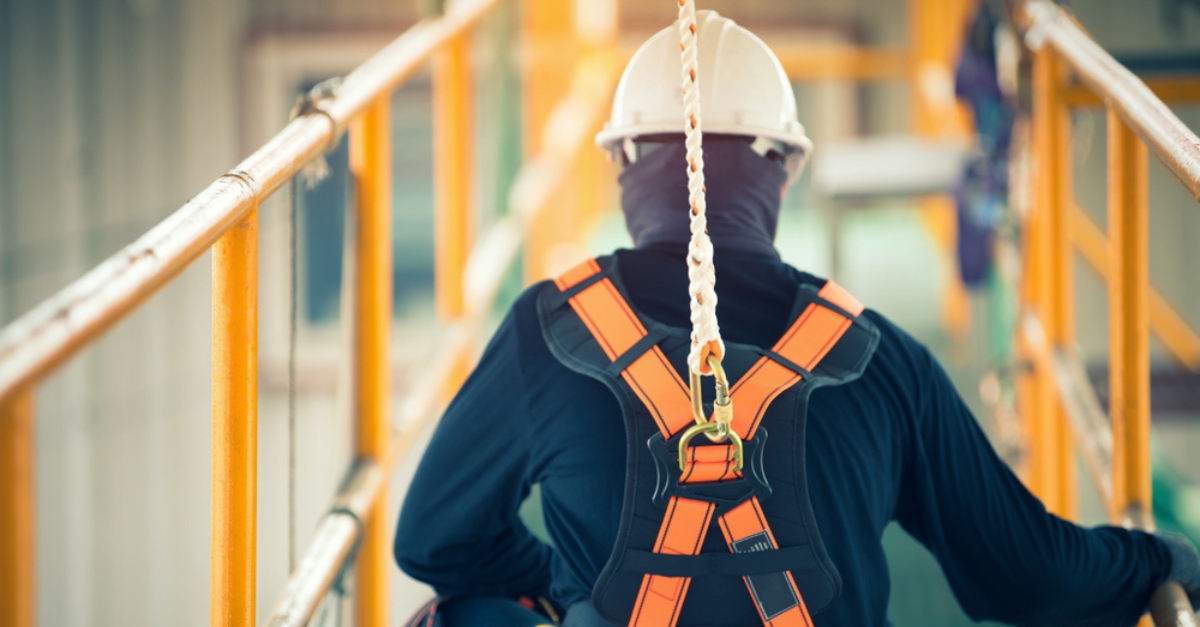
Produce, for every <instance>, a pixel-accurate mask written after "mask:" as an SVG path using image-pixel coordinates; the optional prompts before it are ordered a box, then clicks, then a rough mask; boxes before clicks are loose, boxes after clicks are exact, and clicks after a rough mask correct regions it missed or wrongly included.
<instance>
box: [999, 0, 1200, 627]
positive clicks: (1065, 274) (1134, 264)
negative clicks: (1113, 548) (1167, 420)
mask: <svg viewBox="0 0 1200 627" xmlns="http://www.w3.org/2000/svg"><path fill="white" fill-rule="evenodd" d="M1021 8H1022V11H1021V12H1020V14H1021V15H1022V18H1023V20H1024V22H1025V23H1024V24H1022V25H1021V26H1022V27H1023V28H1024V30H1025V42H1026V45H1027V46H1028V47H1029V48H1031V49H1032V50H1034V51H1035V55H1034V106H1033V134H1034V138H1033V142H1032V143H1033V145H1034V150H1035V157H1034V163H1035V167H1036V171H1037V175H1036V178H1037V181H1036V189H1037V194H1036V199H1037V200H1036V203H1035V206H1034V208H1033V211H1032V214H1031V217H1030V219H1029V228H1028V230H1029V231H1030V232H1031V233H1032V234H1031V236H1030V241H1032V242H1034V243H1035V244H1036V245H1035V246H1032V247H1030V248H1032V250H1031V251H1030V253H1029V257H1028V258H1027V259H1026V263H1025V267H1026V268H1027V272H1028V274H1027V277H1026V278H1027V282H1026V285H1025V289H1024V295H1025V302H1024V306H1025V309H1026V314H1025V315H1024V317H1023V319H1022V324H1021V326H1020V332H1019V333H1020V336H1021V340H1022V346H1023V347H1024V348H1025V353H1026V355H1027V356H1028V357H1029V358H1030V359H1031V360H1032V362H1033V364H1034V368H1033V371H1034V373H1033V376H1032V378H1031V379H1032V380H1031V382H1030V383H1028V384H1026V385H1025V387H1024V390H1025V391H1026V392H1028V391H1030V390H1033V391H1036V396H1037V397H1038V402H1037V403H1036V404H1033V405H1030V404H1028V403H1025V406H1026V407H1031V408H1032V409H1033V412H1032V414H1033V416H1032V419H1033V421H1034V422H1035V423H1036V424H1041V425H1042V429H1043V430H1045V429H1046V425H1047V424H1048V423H1050V422H1062V421H1060V420H1058V418H1057V415H1058V414H1059V413H1060V411H1061V412H1062V413H1063V414H1064V415H1065V417H1066V422H1067V423H1068V424H1070V425H1071V426H1072V427H1073V430H1074V431H1075V440H1076V442H1077V443H1078V444H1079V445H1080V446H1081V448H1082V449H1083V453H1084V456H1085V459H1086V461H1087V466H1088V469H1089V472H1090V473H1091V475H1092V477H1093V479H1094V480H1095V483H1096V485H1097V487H1098V488H1099V490H1100V493H1101V496H1102V497H1103V498H1104V501H1105V504H1106V506H1107V507H1108V509H1109V515H1110V518H1111V519H1112V520H1113V521H1114V522H1117V523H1120V524H1123V525H1126V526H1129V527H1136V528H1140V529H1145V530H1148V531H1153V529H1154V517H1153V514H1152V509H1151V489H1150V488H1151V476H1150V473H1151V469H1150V405H1149V400H1150V389H1149V386H1150V364H1149V359H1150V345H1149V338H1150V328H1151V324H1152V322H1151V314H1150V311H1151V308H1150V292H1151V288H1150V279H1149V219H1148V215H1149V203H1148V174H1147V168H1148V160H1149V156H1148V153H1147V146H1148V147H1149V148H1150V150H1151V151H1153V152H1154V154H1155V155H1156V156H1157V157H1158V158H1159V159H1160V160H1162V161H1163V163H1164V164H1166V165H1167V167H1168V168H1170V169H1171V171H1172V172H1173V173H1174V174H1175V176H1176V177H1178V178H1179V179H1180V180H1181V181H1182V182H1183V183H1184V185H1186V186H1187V187H1188V189H1189V190H1190V191H1191V192H1192V195H1193V196H1195V197H1196V198H1197V199H1200V139H1198V138H1197V137H1196V135H1195V134H1194V133H1192V131H1191V130H1189V129H1188V128H1187V127H1186V126H1184V125H1183V123H1182V122H1180V121H1179V119H1178V118H1177V117H1175V115H1174V114H1173V113H1171V111H1170V109H1169V108H1167V106H1166V105H1165V104H1163V102H1162V101H1161V100H1159V99H1158V98H1157V97H1156V96H1155V95H1154V94H1153V92H1151V91H1150V89H1149V88H1147V87H1146V85H1145V84H1143V83H1142V82H1141V81H1140V80H1138V78H1137V77H1136V76H1134V75H1133V73H1131V72H1130V71H1129V70H1128V69H1126V68H1124V67H1123V66H1121V65H1120V64H1119V63H1117V62H1116V60H1114V59H1113V58H1112V57H1111V56H1110V55H1109V54H1108V53H1106V52H1105V51H1104V50H1103V49H1102V48H1101V47H1100V46H1099V45H1097V44H1096V43H1095V42H1094V41H1092V40H1091V39H1090V38H1089V37H1088V36H1087V35H1086V34H1085V33H1084V32H1083V31H1082V29H1080V28H1079V26H1078V25H1076V24H1075V22H1074V21H1073V20H1072V19H1071V18H1070V17H1069V16H1067V15H1066V14H1065V13H1064V12H1063V11H1062V10H1061V9H1059V8H1058V7H1057V6H1055V5H1053V4H1051V3H1049V2H1046V1H1045V0H1029V1H1028V2H1026V3H1025V4H1023V5H1022V7H1021ZM1069 72H1073V73H1074V74H1075V75H1077V76H1078V77H1079V78H1080V79H1082V81H1083V83H1084V84H1085V85H1087V86H1088V87H1090V88H1091V89H1092V90H1093V91H1094V92H1095V93H1096V94H1097V95H1098V96H1099V97H1100V98H1101V100H1103V101H1104V103H1105V105H1106V107H1107V109H1108V176H1107V180H1108V228H1109V234H1108V242H1107V248H1108V251H1107V255H1103V256H1104V257H1107V258H1106V259H1103V260H1097V261H1102V262H1104V263H1103V264H1102V265H1106V268H1104V270H1103V272H1102V274H1104V275H1105V276H1106V277H1107V278H1108V288H1109V289H1108V297H1109V302H1108V311H1109V328H1110V341H1109V360H1110V376H1111V381H1110V388H1111V391H1110V407H1109V416H1108V417H1106V416H1105V414H1104V410H1103V408H1102V407H1101V405H1100V403H1099V401H1098V400H1097V397H1096V393H1095V390H1094V388H1093V387H1092V385H1091V382H1090V381H1089V380H1088V378H1087V374H1086V372H1085V370H1084V368H1083V364H1082V362H1081V361H1080V360H1079V358H1078V356H1076V355H1075V354H1074V352H1073V351H1072V344H1073V335H1072V329H1071V325H1072V318H1073V313H1074V312H1073V298H1074V295H1073V293H1074V287H1073V281H1071V280H1070V278H1071V272H1072V270H1071V266H1072V263H1073V261H1072V255H1073V254H1074V250H1075V245H1074V244H1075V242H1073V241H1072V239H1073V234H1072V231H1079V229H1078V226H1077V225H1078V224H1080V223H1081V221H1080V220H1079V218H1078V217H1076V214H1077V213H1078V208H1077V207H1075V203H1074V200H1073V198H1072V193H1071V191H1070V189H1071V185H1070V176H1071V171H1072V169H1073V160H1072V158H1071V154H1070V151H1069V145H1070V132H1071V129H1070V119H1069V107H1070V105H1069V103H1068V102H1067V99H1066V98H1065V93H1066V86H1067V80H1066V77H1067V76H1068V73H1069ZM1139 137H1140V139H1139ZM1143 140H1144V142H1145V143H1143ZM1085 235H1086V233H1085ZM1098 237H1099V239H1101V240H1103V239H1104V235H1103V234H1099V235H1098ZM1075 239H1078V237H1077V234H1076V237H1075ZM1093 239H1096V237H1095V236H1093ZM1093 247H1094V246H1093ZM1100 256H1102V255H1099V254H1095V253H1093V254H1091V255H1089V257H1100ZM1160 318H1161V315H1160ZM1159 326H1162V322H1161V321H1160V322H1159ZM1185 361H1186V360H1185ZM1048 394H1049V396H1048ZM1047 401H1049V402H1047ZM1039 435H1040V434H1039ZM1037 444H1038V447H1039V448H1041V449H1042V450H1041V451H1040V452H1039V451H1035V455H1034V457H1035V459H1038V458H1043V459H1045V460H1047V462H1049V461H1051V460H1053V462H1054V463H1053V464H1052V465H1055V466H1057V468H1055V469H1053V470H1051V469H1049V468H1048V466H1049V465H1051V464H1048V463H1047V464H1042V466H1041V467H1039V468H1035V469H1034V470H1036V471H1038V474H1034V473H1031V478H1030V482H1031V484H1032V485H1033V486H1035V491H1037V492H1039V493H1040V494H1042V496H1043V497H1045V496H1046V495H1047V492H1049V494H1050V495H1052V496H1055V497H1058V499H1057V500H1053V499H1052V502H1051V503H1048V505H1050V506H1051V507H1052V508H1053V507H1054V506H1057V507H1058V508H1071V507H1073V504H1071V503H1069V502H1066V501H1064V499H1062V492H1061V490H1062V489H1063V486H1064V483H1063V481H1062V479H1063V477H1062V476H1058V477H1052V476H1048V475H1053V474H1055V473H1056V472H1061V471H1062V470H1063V468H1065V467H1066V465H1070V464H1072V463H1073V457H1074V454H1073V453H1074V446H1070V448H1067V449H1065V450H1063V449H1060V447H1059V446H1058V444H1059V442H1054V443H1053V444H1054V445H1055V446H1054V447H1053V448H1054V450H1052V451H1047V450H1045V449H1046V448H1048V447H1046V444H1047V442H1045V441H1043V439H1042V438H1040V437H1039V439H1038V442H1037ZM1150 613H1151V615H1152V617H1153V621H1154V624H1155V625H1158V626H1159V627H1163V626H1166V625H1196V624H1197V621H1196V615H1195V613H1194V611H1193V609H1192V607H1191V605H1190V603H1189V602H1188V599H1187V596H1186V595H1185V594H1184V592H1183V590H1182V588H1181V587H1180V586H1179V584H1178V583H1175V582H1167V583H1165V584H1163V585H1162V586H1161V587H1160V588H1159V589H1158V590H1156V591H1155V592H1154V594H1153V595H1152V598H1151V602H1150Z"/></svg>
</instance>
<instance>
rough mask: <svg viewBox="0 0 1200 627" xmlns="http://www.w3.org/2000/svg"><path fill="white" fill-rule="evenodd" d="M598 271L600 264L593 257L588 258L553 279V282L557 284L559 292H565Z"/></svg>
mask: <svg viewBox="0 0 1200 627" xmlns="http://www.w3.org/2000/svg"><path fill="white" fill-rule="evenodd" d="M599 271H600V264H598V263H596V260H595V259H588V260H587V261H585V262H583V263H581V264H579V265H577V266H575V267H574V268H571V269H570V270H567V271H566V272H564V273H563V275H562V276H560V277H558V278H557V279H554V284H555V285H557V286H558V290H559V291H560V292H565V291H567V290H568V289H570V288H572V287H574V286H576V285H578V284H579V283H580V282H582V281H583V280H584V279H586V278H588V277H590V276H592V275H593V274H596V273H597V272H599Z"/></svg>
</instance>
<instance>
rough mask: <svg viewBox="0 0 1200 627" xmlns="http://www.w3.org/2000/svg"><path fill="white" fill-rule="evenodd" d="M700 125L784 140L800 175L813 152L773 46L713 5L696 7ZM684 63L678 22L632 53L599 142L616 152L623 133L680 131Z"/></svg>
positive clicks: (794, 171) (794, 172) (792, 174)
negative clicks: (698, 8) (715, 8)
mask: <svg viewBox="0 0 1200 627" xmlns="http://www.w3.org/2000/svg"><path fill="white" fill-rule="evenodd" d="M696 26H697V30H698V33H697V34H698V37H697V41H696V45H697V52H698V63H699V66H700V75H699V77H698V79H699V80H698V83H699V87H700V115H701V128H702V129H703V131H704V132H705V133H719V134H725V135H746V136H750V137H761V138H766V139H771V140H775V141H778V142H780V143H781V144H783V145H784V146H786V147H787V148H788V150H789V155H788V158H787V162H786V166H787V168H788V170H789V174H790V177H789V179H790V180H793V181H794V180H795V179H796V178H797V177H798V176H799V174H800V170H801V169H803V167H804V162H805V161H806V160H807V159H808V156H809V155H810V154H811V153H812V141H810V140H809V139H808V137H807V136H806V135H805V134H804V126H803V125H801V124H800V121H799V120H798V119H797V115H796V96H795V94H793V93H792V84H791V82H789V81H788V77H787V74H786V73H785V72H784V71H783V65H782V64H780V63H779V59H778V58H776V57H775V53H773V52H771V49H770V48H768V47H767V45H766V44H765V43H763V41H762V40H761V39H759V38H758V37H756V36H755V35H754V33H751V32H750V31H748V30H746V29H745V28H742V27H741V26H738V25H737V24H735V23H734V21H733V20H731V19H729V18H725V17H721V16H720V15H718V14H717V12H716V11H697V12H696ZM682 73H683V62H682V61H681V60H680V56H679V34H678V30H677V28H676V27H675V26H670V27H668V28H664V29H663V30H661V31H659V32H658V33H657V34H655V35H654V36H653V37H651V38H650V39H649V40H648V41H646V43H644V44H642V47H641V48H638V50H637V52H635V53H634V55H633V58H632V59H630V60H629V65H628V66H626V67H625V73H624V74H622V75H621V82H620V83H619V84H618V85H617V93H616V96H615V97H614V98H613V107H612V117H611V118H610V119H609V121H608V122H607V123H605V125H604V130H602V131H600V133H599V134H597V135H596V145H598V146H600V147H601V148H603V149H605V150H607V151H610V152H612V153H616V152H617V151H619V150H620V149H621V144H622V143H623V142H624V141H625V140H626V139H633V138H637V137H643V136H646V135H663V134H673V133H679V134H682V133H683V129H684V117H683V87H682V83H683V79H682Z"/></svg>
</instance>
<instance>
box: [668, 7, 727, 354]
mask: <svg viewBox="0 0 1200 627" xmlns="http://www.w3.org/2000/svg"><path fill="white" fill-rule="evenodd" d="M676 23H677V24H678V26H679V48H680V58H681V59H682V61H683V115H684V138H685V139H684V145H685V146H686V147H687V174H688V203H689V204H690V205H691V231H692V238H691V241H690V242H689V243H688V292H689V295H690V300H691V319H692V349H691V352H689V353H688V366H689V367H690V368H691V369H692V371H693V372H696V373H698V374H712V370H711V369H710V368H709V367H708V365H707V364H706V363H704V361H705V357H706V354H707V353H710V352H711V353H715V354H716V355H717V356H718V358H719V357H720V356H721V355H724V354H725V344H724V342H722V341H721V329H720V327H719V326H718V325H717V293H716V291H715V290H714V286H715V285H716V274H715V272H714V269H713V246H712V240H710V239H709V237H708V220H707V218H706V210H707V204H706V202H705V196H704V192H705V189H704V148H703V145H702V144H703V131H702V130H701V123H700V80H699V78H700V77H699V74H700V72H699V69H698V63H697V56H698V53H697V51H696V40H697V37H698V34H699V30H698V28H697V26H696V3H695V0H679V20H678V21H677V22H676Z"/></svg>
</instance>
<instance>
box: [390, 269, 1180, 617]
mask: <svg viewBox="0 0 1200 627" xmlns="http://www.w3.org/2000/svg"><path fill="white" fill-rule="evenodd" d="M616 254H617V255H619V256H620V268H621V273H622V275H621V276H622V279H623V281H624V283H625V286H626V288H627V290H628V292H629V294H628V296H629V298H630V299H631V300H632V301H633V305H634V306H635V307H636V308H637V309H638V310H639V311H641V312H642V313H643V315H646V316H648V317H650V318H653V319H655V320H658V321H660V322H663V323H666V324H669V325H672V326H677V327H681V328H687V327H689V326H690V325H689V322H688V302H687V292H686V285H687V277H686V270H685V264H684V262H683V259H682V257H681V256H679V255H673V254H670V253H667V252H663V251H656V250H626V251H618V252H617V253H616ZM716 268H717V283H716V289H717V293H718V296H719V301H718V305H717V316H718V319H719V320H720V323H721V332H722V335H723V336H724V337H725V339H726V340H729V341H735V342H742V343H748V344H755V345H758V346H761V347H764V348H769V347H771V346H772V345H773V344H774V343H775V342H776V340H777V339H778V338H779V337H780V335H782V333H783V332H784V330H785V329H786V327H787V325H788V323H789V320H788V316H789V314H790V309H791V306H792V303H793V298H794V296H795V289H796V286H797V285H798V284H799V283H811V284H814V285H816V286H818V287H819V286H820V285H822V284H823V283H824V281H822V280H820V279H817V278H815V277H812V276H810V275H806V274H804V273H801V272H799V271H798V270H796V269H794V268H792V267H791V266H788V265H787V264H784V263H783V262H781V261H779V260H777V259H771V258H766V257H763V256H752V255H744V256H737V255H728V254H726V255H722V256H721V257H720V258H719V262H718V263H717V264H716ZM540 288H541V285H537V286H534V287H532V288H530V290H528V291H527V292H526V293H525V294H524V295H522V296H521V297H520V298H519V299H518V300H517V302H516V303H515V304H514V305H513V307H512V310H511V311H510V312H509V313H508V315H507V317H506V318H505V319H504V321H503V323H502V324H501V325H500V328H499V329H498V330H497V332H496V334H495V336H494V337H493V338H492V341H491V343H490V345H489V346H488V348H487V350H486V351H485V352H484V355H483V358H482V360H481V362H480V364H479V366H478V367H477V368H476V369H475V371H474V373H473V374H472V375H471V376H470V377H469V379H468V380H467V382H466V384H465V385H464V386H463V388H462V390H461V391H460V392H459V394H458V396H457V397H456V398H455V399H454V401H453V402H452V403H451V404H450V406H449V408H448V409H447V411H446V413H445V416H444V417H443V418H442V421H441V424H439V425H438V428H437V431H436V432H435V434H434V435H433V439H432V441H431V442H430V444H429V448H428V449H427V451H426V452H425V456H424V458H423V459H422V460H421V464H420V467H419V468H418V469H417V473H416V476H415V478H414V479H413V483H412V486H411V487H410V488H409V491H408V495H407V497H406V499H405V503H404V507H403V509H402V511H401V515H400V523H399V528H398V530H397V535H396V543H395V552H396V560H397V562H398V563H399V565H400V567H401V568H402V569H403V570H404V571H405V572H407V573H408V574H409V575H411V576H413V577H414V578H416V579H418V580H421V581H425V582H427V583H429V584H430V585H432V586H433V587H434V588H435V589H436V590H437V591H438V593H439V594H442V595H479V594H490V595H507V596H518V595H543V596H548V597H550V598H551V599H553V600H554V601H555V602H557V603H558V604H559V605H562V606H564V607H565V606H569V605H571V604H573V603H575V602H578V601H582V600H585V599H587V598H589V596H590V594H591V589H592V585H593V583H594V582H595V581H596V578H597V577H598V576H599V574H600V571H601V570H602V569H603V568H604V565H605V562H606V561H607V560H608V557H609V552H610V551H611V548H612V546H613V543H614V541H615V538H616V534H617V526H618V521H619V518H620V514H621V499H622V489H623V483H624V468H625V437H624V426H623V422H622V417H621V414H620V409H619V406H618V404H617V401H616V399H615V398H614V397H613V396H612V393H611V392H610V391H609V390H608V389H607V388H605V387H604V385H603V384H601V383H599V382H598V381H595V380H593V379H590V378H588V377H586V376H584V375H580V374H577V373H575V372H573V371H571V370H568V369H567V368H566V367H565V366H563V365H562V364H560V363H559V362H558V361H557V360H556V359H555V358H554V356H553V355H551V354H550V351H549V349H548V348H547V346H546V343H545V341H544V340H543V338H542V333H541V329H540V327H539V322H538V316H537V311H536V294H537V291H538V290H539V289H540ZM864 315H866V316H867V317H868V318H870V319H871V320H872V321H873V322H874V323H875V325H876V326H878V327H879V329H880V332H881V334H882V337H881V339H880V343H879V348H878V349H877V351H876V353H875V355H874V356H873V357H872V359H871V361H870V363H869V364H868V366H867V368H866V371H865V373H864V374H863V376H862V377H861V378H860V379H858V380H856V381H853V382H851V383H848V384H845V385H842V386H838V387H828V388H820V389H818V390H816V391H814V392H813V394H812V397H811V400H810V404H809V418H808V442H807V446H808V450H807V472H808V481H809V491H810V499H811V502H812V506H813V509H814V511H815V514H816V518H817V523H818V526H819V528H820V532H821V535H822V538H823V540H824V543H825V547H826V549H827V551H828V553H829V556H830V558H831V559H832V560H833V563H834V564H835V565H836V566H837V568H838V570H839V571H840V573H841V577H842V582H843V586H842V593H841V596H840V597H839V598H838V600H837V601H836V602H835V603H834V604H833V605H832V606H831V607H830V608H829V609H828V610H826V611H824V612H822V613H820V614H818V615H816V616H814V617H813V619H814V622H815V624H816V626H817V627H831V626H843V627H863V626H882V625H886V624H887V602H888V592H889V588H890V583H889V580H888V569H887V564H886V561H885V557H884V552H883V547H882V545H881V543H880V538H881V535H882V533H883V529H884V527H885V526H887V524H888V523H889V522H891V521H892V520H896V521H898V522H899V523H900V525H901V526H902V527H903V528H904V529H905V530H906V531H907V532H908V533H909V534H911V535H912V536H913V537H915V538H916V539H917V540H919V541H920V542H921V543H922V544H924V545H925V546H926V547H927V548H928V549H929V550H930V551H931V552H932V553H933V554H934V556H935V557H936V558H937V560H938V562H939V563H940V564H941V566H942V568H943V570H944V571H945V573H946V576H947V579H948V580H949V582H950V585H951V587H952V589H953V591H954V594H955V596H956V597H957V599H958V601H959V603H960V604H961V605H962V607H963V609H964V610H965V611H966V613H967V615H968V616H970V617H971V618H973V619H976V620H985V619H986V620H997V621H1001V622H1009V623H1013V624H1018V625H1056V626H1057V625H1096V626H1112V625H1132V624H1134V623H1135V622H1136V621H1137V618H1138V616H1140V615H1141V613H1142V612H1143V610H1144V608H1145V607H1146V602H1147V600H1148V599H1149V596H1150V593H1151V592H1152V591H1153V590H1154V588H1156V587H1157V586H1158V585H1159V584H1161V583H1162V582H1163V581H1164V580H1165V579H1166V577H1167V573H1168V572H1169V571H1170V557H1169V555H1168V552H1167V549H1166V548H1165V547H1164V546H1163V545H1162V544H1161V543H1160V542H1159V541H1158V540H1156V539H1155V538H1154V537H1153V536H1151V535H1148V534H1145V533H1142V532H1137V531H1129V530H1125V529H1120V528H1115V527H1098V528H1095V529H1085V528H1082V527H1079V526H1076V525H1074V524H1072V523H1070V522H1067V521H1064V520H1062V519H1060V518H1058V517H1056V516H1054V515H1051V514H1049V513H1047V512H1046V510H1045V508H1044V507H1043V506H1042V503H1041V502H1040V501H1039V500H1038V499H1037V498H1036V497H1034V496H1033V495H1031V494H1030V493H1029V491H1028V490H1026V489H1025V487H1024V486H1023V485H1022V484H1021V482H1020V480H1018V479H1017V477H1016V476H1014V475H1013V473H1012V472H1011V471H1010V470H1009V468H1008V467H1007V466H1006V465H1005V464H1004V462H1003V461H1001V460H1000V459H999V458H998V457H997V456H996V454H995V452H994V451H993V450H992V447H991V445H990V444H989V442H988V440H987V438H986V437H985V435H984V434H983V432H982V431H981V430H980V428H979V425H978V424H977V423H976V421H975V419H974V417H973V416H972V415H971V413H970V411H969V410H968V409H967V407H966V406H965V405H964V403H963V401H962V399H961V398H959V396H958V394H957V392H956V391H955V389H954V387H953V385H952V384H951V382H950V380H949V379H948V378H947V376H946V374H945V372H943V370H942V368H941V367H940V366H939V365H938V363H937V362H936V360H935V359H934V358H933V356H932V355H931V354H930V353H929V351H928V350H927V349H926V348H925V347H924V346H922V345H921V344H920V343H919V342H917V341H916V340H914V339H913V338H912V337H910V336H909V335H908V334H906V333H905V332H904V331H902V330H901V329H899V328H898V327H896V326H895V325H893V324H891V323H890V322H889V321H888V320H887V319H886V318H884V317H883V316H882V315H880V314H879V313H877V312H874V311H872V310H870V309H868V310H867V311H866V312H865V314H864ZM535 483H536V484H540V485H541V498H542V506H543V511H544V515H545V521H546V528H547V531H548V533H549V535H550V538H551V540H552V541H553V544H554V546H553V548H551V547H550V546H548V545H546V544H545V543H543V542H541V541H539V540H538V539H537V538H535V537H534V536H533V534H531V533H530V532H529V530H528V529H526V528H525V526H524V525H523V524H522V523H521V521H520V520H519V518H518V516H517V510H518V507H519V506H520V504H521V502H522V500H523V499H524V498H525V497H526V496H527V495H528V494H529V490H530V486H532V485H533V484H535ZM730 593H731V594H745V590H731V591H730Z"/></svg>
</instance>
